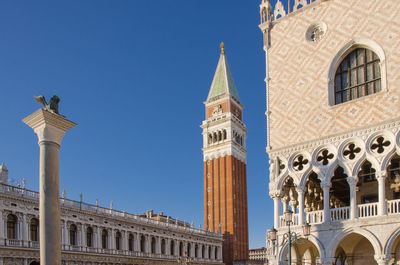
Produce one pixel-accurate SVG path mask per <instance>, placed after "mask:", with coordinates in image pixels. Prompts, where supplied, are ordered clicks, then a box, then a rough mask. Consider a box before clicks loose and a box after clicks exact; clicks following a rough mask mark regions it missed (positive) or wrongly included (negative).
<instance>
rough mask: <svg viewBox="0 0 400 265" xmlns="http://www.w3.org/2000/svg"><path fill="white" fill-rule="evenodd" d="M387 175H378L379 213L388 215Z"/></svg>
mask: <svg viewBox="0 0 400 265" xmlns="http://www.w3.org/2000/svg"><path fill="white" fill-rule="evenodd" d="M385 183H386V177H385V176H384V175H383V176H379V177H378V189H379V192H378V194H379V195H378V196H379V204H378V215H387V203H386V186H385Z"/></svg>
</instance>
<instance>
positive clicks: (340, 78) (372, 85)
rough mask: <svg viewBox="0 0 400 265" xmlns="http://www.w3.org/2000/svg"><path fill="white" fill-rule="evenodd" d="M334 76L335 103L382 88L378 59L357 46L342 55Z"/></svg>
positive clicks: (375, 91)
mask: <svg viewBox="0 0 400 265" xmlns="http://www.w3.org/2000/svg"><path fill="white" fill-rule="evenodd" d="M334 78H335V81H334V82H335V84H334V92H335V96H334V99H335V105H337V104H341V103H344V102H347V101H351V100H354V99H357V98H361V97H364V96H367V95H371V94H374V93H377V92H379V91H381V90H382V85H381V67H380V59H379V57H378V56H377V55H376V54H375V53H374V52H373V51H371V50H369V49H366V48H357V49H355V50H353V51H352V52H350V53H349V54H348V55H347V56H346V57H344V59H343V60H342V61H341V63H340V65H339V67H338V68H337V70H336V73H335V77H334Z"/></svg>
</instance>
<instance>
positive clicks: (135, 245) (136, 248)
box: [133, 233, 140, 252]
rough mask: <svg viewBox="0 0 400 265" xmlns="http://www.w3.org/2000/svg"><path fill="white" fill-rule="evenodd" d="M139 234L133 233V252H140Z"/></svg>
mask: <svg viewBox="0 0 400 265" xmlns="http://www.w3.org/2000/svg"><path fill="white" fill-rule="evenodd" d="M139 237H140V236H139V234H138V233H133V250H134V251H137V252H139V251H140V239H139Z"/></svg>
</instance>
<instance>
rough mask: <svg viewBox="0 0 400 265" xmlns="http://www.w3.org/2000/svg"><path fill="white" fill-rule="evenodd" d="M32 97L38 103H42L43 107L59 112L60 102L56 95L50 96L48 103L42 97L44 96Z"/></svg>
mask: <svg viewBox="0 0 400 265" xmlns="http://www.w3.org/2000/svg"><path fill="white" fill-rule="evenodd" d="M34 98H35V99H36V101H37V102H38V103H39V104H42V105H43V109H45V110H47V111H50V112H52V113H55V114H60V113H59V112H58V103H59V102H60V98H59V97H57V96H56V95H54V96H52V97H51V99H50V102H49V104H47V101H46V99H45V98H44V96H38V97H36V96H34Z"/></svg>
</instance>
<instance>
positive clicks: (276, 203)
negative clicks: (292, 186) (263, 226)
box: [274, 196, 281, 228]
mask: <svg viewBox="0 0 400 265" xmlns="http://www.w3.org/2000/svg"><path fill="white" fill-rule="evenodd" d="M280 213H281V199H280V198H279V197H278V196H276V197H274V227H275V228H278V227H279V216H280Z"/></svg>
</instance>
